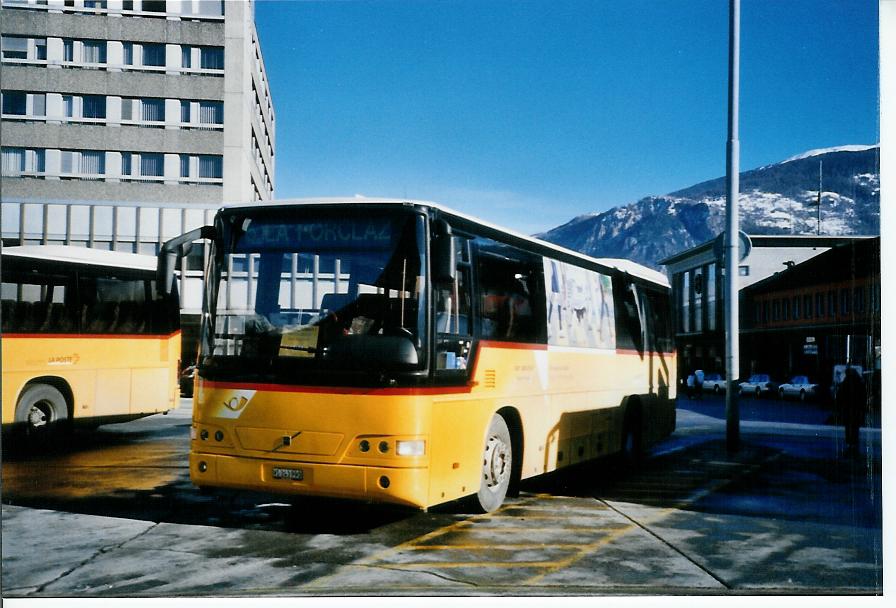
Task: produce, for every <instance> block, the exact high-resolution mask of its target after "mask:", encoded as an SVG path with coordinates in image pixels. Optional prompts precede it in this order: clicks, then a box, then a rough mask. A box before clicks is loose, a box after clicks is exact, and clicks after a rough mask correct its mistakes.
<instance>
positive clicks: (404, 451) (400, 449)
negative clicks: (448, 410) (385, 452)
mask: <svg viewBox="0 0 896 608" xmlns="http://www.w3.org/2000/svg"><path fill="white" fill-rule="evenodd" d="M425 451H426V442H425V441H423V440H422V439H414V440H412V441H402V440H398V441H396V442H395V453H396V454H398V455H399V456H423V454H424V452H425Z"/></svg>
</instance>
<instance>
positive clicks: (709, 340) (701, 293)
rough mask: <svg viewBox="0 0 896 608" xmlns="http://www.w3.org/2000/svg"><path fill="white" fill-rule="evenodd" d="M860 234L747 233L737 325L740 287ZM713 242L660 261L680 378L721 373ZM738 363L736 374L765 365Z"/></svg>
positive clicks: (719, 273)
mask: <svg viewBox="0 0 896 608" xmlns="http://www.w3.org/2000/svg"><path fill="white" fill-rule="evenodd" d="M862 238H865V237H830V236H793V235H751V236H750V241H751V243H752V249H751V250H750V252H749V255H748V256H747V257H746V258H745V259H743V260H742V261H741V262H740V263H739V265H738V274H739V276H738V280H739V288H740V290H741V291H740V294H741V297H740V301H739V303H740V320H741V327H743V324H744V319H745V308H744V303H743V293H744V292H743V290H744V289H745V288H748V287H749V286H750V285H752V284H754V283H757V282H759V281H762V280H764V279H766V278H768V277H770V276H772V275H774V274H775V273H777V272H780V271H782V270H785V269H787V268H789V267H793V266H796V265H798V264H800V263H802V262H805V261H806V260H808V259H811V258H813V257H815V256H818V255H820V254H822V253H824V252H826V251H828V250H830V249H831V248H832V247H835V246H837V245H842V244H844V243H848V242H852V241H855V240H856V239H862ZM714 243H715V241H714V240H712V241H707V242H705V243H702V244H700V245H697V246H696V247H693V248H691V249H688V250H685V251H682V252H681V253H678V254H675V255H673V256H670V257H668V258H666V259H664V260H661V261H660V262H659V263H660V264H662V265H664V266H666V270H667V272H668V274H669V279H670V283H671V285H672V297H673V307H672V310H673V315H674V317H675V342H676V348H677V351H678V365H679V370H678V371H679V378H686V377H687V374H688V373H690V372H693V371H694V370H695V369H703V370H704V371H707V372H719V373H721V374H723V375H724V374H725V302H724V293H725V283H724V281H725V277H724V269H725V266H724V264H723V263H722V262H721V260H719V259H718V258H717V257H716V253H715V251H714ZM742 350H743V349H742ZM740 365H741V369H740V374H739V375H740V377H746V376H747V375H749V374H750V373H752V372H756V371H765V370H764V369H754V367H756V366H757V365H759V363H757V362H754V361H751V360H750V359H745V358H744V357H743V356H741V357H740ZM760 367H761V366H760Z"/></svg>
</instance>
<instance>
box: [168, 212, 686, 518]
mask: <svg viewBox="0 0 896 608" xmlns="http://www.w3.org/2000/svg"><path fill="white" fill-rule="evenodd" d="M205 230H206V233H205V234H206V235H207V236H210V237H211V238H212V243H211V255H210V257H209V265H208V267H207V270H206V289H205V302H204V307H203V324H202V328H201V338H200V340H201V346H200V354H199V362H198V371H197V375H196V381H195V390H194V411H193V425H192V437H191V451H190V476H191V479H192V481H193V483H194V484H196V485H198V486H199V487H201V488H209V489H210V488H236V489H246V490H261V491H270V492H282V493H291V494H303V495H313V496H330V497H345V498H352V499H359V500H365V501H377V502H390V503H398V504H402V505H408V506H412V507H417V508H423V509H426V508H428V507H431V506H433V505H436V504H439V503H444V502H448V501H453V500H455V499H459V498H462V497H470V499H471V502H472V503H473V505H474V506H475V507H476V508H477V509H482V510H486V511H489V510H494V509H496V508H498V507H499V506H500V505H501V504H502V502H503V501H504V498H505V496H506V495H507V493H508V492H510V493H511V495H512V494H513V493H514V492H516V491H517V489H518V487H519V482H520V480H522V479H526V478H529V477H533V476H536V475H541V474H544V473H547V472H549V471H554V470H556V469H559V468H561V467H565V466H568V465H572V464H576V463H579V462H583V461H586V460H590V459H595V458H598V457H601V456H606V455H610V454H614V453H619V452H621V451H624V450H628V451H631V452H635V453H637V452H640V451H642V450H644V449H645V448H646V447H647V446H648V445H649V444H651V443H653V442H655V441H657V440H659V439H660V438H663V437H665V436H667V435H668V434H670V433H671V432H672V431H673V430H674V427H675V408H674V398H675V386H676V379H675V377H674V376H675V369H676V367H675V354H674V352H673V341H672V331H671V320H670V291H669V285H668V282H667V280H666V278H665V276H664V275H662V274H660V273H658V272H656V271H654V270H651V269H648V268H645V267H643V266H640V265H638V264H634V263H632V262H629V261H625V260H614V259H601V260H598V259H592V258H588V257H586V256H583V255H580V254H578V253H575V252H573V251H569V250H566V249H563V248H560V247H557V246H555V245H552V244H549V243H546V242H542V241H539V240H536V239H533V238H530V237H527V236H523V235H521V234H516V233H514V232H511V231H509V230H505V229H501V228H498V227H496V226H493V225H490V224H488V223H485V222H482V221H479V220H476V219H473V218H471V217H467V216H465V215H462V214H459V213H456V212H453V211H451V210H449V209H447V208H444V207H441V206H439V205H436V204H432V203H424V202H407V201H390V200H372V199H360V200H359V199H349V200H344V201H334V200H320V201H292V202H283V203H277V202H275V203H256V204H252V205H251V206H231V207H224V208H222V209H221V210H220V211H219V212H218V214H217V216H216V219H215V224H214V226H213V227H206V229H205ZM191 238H192V237H191ZM169 266H171V265H170V264H169ZM169 274H170V273H169Z"/></svg>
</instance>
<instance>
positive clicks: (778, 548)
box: [2, 402, 883, 597]
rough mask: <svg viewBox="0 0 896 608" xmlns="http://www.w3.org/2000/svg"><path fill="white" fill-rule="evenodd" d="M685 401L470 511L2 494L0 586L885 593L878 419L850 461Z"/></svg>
mask: <svg viewBox="0 0 896 608" xmlns="http://www.w3.org/2000/svg"><path fill="white" fill-rule="evenodd" d="M682 405H683V407H682V408H680V409H679V411H678V422H679V424H678V430H677V431H676V433H675V434H674V435H673V436H672V437H670V438H669V439H668V440H667V441H665V442H663V443H662V444H660V445H658V446H657V447H656V449H655V450H654V451H653V454H652V456H651V457H650V458H649V459H648V460H647V461H646V462H645V463H644V466H643V467H642V468H641V469H640V470H639V471H637V472H634V473H632V472H630V471H624V470H621V469H620V468H618V466H617V465H614V464H612V463H611V462H608V461H602V462H600V463H597V464H595V465H590V466H585V467H579V468H576V469H572V470H569V471H566V472H562V473H558V474H554V475H549V476H546V477H543V478H540V479H537V480H533V481H529V482H526V483H525V484H524V487H523V493H522V495H521V496H520V498H518V499H514V500H511V501H509V502H508V503H507V504H506V505H505V506H504V507H503V508H502V509H500V510H499V511H497V512H496V513H492V514H485V515H480V516H472V517H471V516H466V515H460V514H456V513H451V512H439V511H438V510H436V511H435V512H431V513H418V514H412V513H410V514H407V515H406V516H403V517H401V518H393V519H391V520H389V519H384V521H383V523H381V524H375V525H372V526H370V527H369V529H366V530H364V529H363V527H362V530H360V531H358V532H352V533H350V534H345V533H338V532H337V533H328V532H326V531H325V527H324V528H322V527H321V526H317V530H316V531H315V530H314V528H315V526H314V521H315V519H314V518H315V517H327V515H328V514H327V513H326V512H314V511H308V512H305V511H300V512H298V513H297V514H295V515H290V516H289V517H297V518H299V524H298V525H299V526H300V527H299V529H301V530H305V529H307V528H309V527H310V528H311V530H310V531H301V532H300V531H296V529H295V528H292V529H291V528H290V527H289V526H288V525H286V523H288V519H287V520H284V525H283V526H280V524H278V526H280V527H279V528H277V529H270V528H268V529H260V528H259V527H257V525H256V524H253V523H251V522H253V521H255V519H253V518H258V516H259V515H260V514H261V512H259V513H258V514H256V513H250V514H248V515H247V516H245V517H247V518H244V516H243V515H242V514H239V513H237V514H234V516H235V517H236V518H237V519H235V520H234V521H236V522H244V523H242V524H239V523H238V524H237V525H234V524H228V526H229V527H220V526H218V525H193V524H190V523H183V522H184V519H183V518H180V522H179V521H178V520H177V519H171V518H168V519H163V520H161V521H155V520H150V519H137V518H133V519H131V518H125V517H107V516H101V515H96V514H93V515H91V514H88V513H85V512H73V511H67V510H65V509H64V508H60V509H59V510H56V511H50V510H46V509H41V508H27V507H21V506H10V505H8V504H4V505H3V512H2V526H3V547H2V549H3V564H2V565H3V572H2V575H3V579H2V582H3V594H4V596H5V597H81V596H151V597H158V596H208V595H218V596H221V595H227V596H232V595H253V596H256V595H258V596H261V595H276V596H318V595H320V596H354V595H417V596H433V595H448V596H455V595H586V596H587V595H609V594H624V595H627V594H643V595H660V594H662V595H666V594H719V595H731V594H757V593H759V594H806V595H817V594H862V595H875V594H880V593H881V592H882V588H883V582H882V576H883V566H882V542H883V539H882V509H881V459H880V457H881V435H880V431H879V430H878V429H864V430H863V432H862V440H863V444H862V446H863V450H862V454H861V457H860V458H843V457H842V456H841V454H840V452H841V450H842V435H843V430H842V428H838V427H832V426H826V425H817V424H815V425H813V424H808V423H806V421H805V420H798V421H780V420H778V421H767V420H752V421H751V420H745V421H744V422H743V423H742V426H741V429H742V437H743V446H742V448H741V449H740V450H739V451H738V452H736V453H729V452H728V451H727V450H726V446H725V441H724V437H725V422H724V419H720V418H718V417H715V416H712V415H707V414H706V413H701V412H697V411H693V409H689V408H688V405H689V404H688V403H686V402H685V403H683V404H682ZM704 405H705V406H711V404H704ZM694 409H697V408H694ZM184 474H185V473H184ZM191 496H192V494H191ZM177 500H182V499H177ZM190 500H192V499H190ZM204 504H205V503H203V504H202V505H200V504H194V503H192V502H177V503H172V505H171V509H172V511H171V513H178V512H179V510H182V509H192V508H194V507H202V508H209V507H208V506H203V505H204ZM215 508H217V509H219V510H220V511H221V513H223V514H225V515H227V514H229V513H230V512H229V511H227V510H226V507H215ZM283 508H286V507H285V505H273V504H269V505H261V504H259V505H257V506H256V510H258V509H261V510H266V512H273V511H272V510H276V509H283ZM135 512H139V509H137V510H136V511H135ZM158 513H162V511H158ZM340 513H341V515H340ZM351 513H354V514H355V515H354V516H355V517H359V518H364V517H369V515H365V514H364V509H363V508H361V507H358V506H352V507H351V508H350V509H347V510H344V511H341V512H338V513H337V514H336V515H333V517H336V518H340V517H346V516H351V515H349V514H351ZM258 521H259V522H261V521H263V520H261V519H258ZM290 525H292V524H290Z"/></svg>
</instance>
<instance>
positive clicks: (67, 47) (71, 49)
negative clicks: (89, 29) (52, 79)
mask: <svg viewBox="0 0 896 608" xmlns="http://www.w3.org/2000/svg"><path fill="white" fill-rule="evenodd" d="M62 60H63V61H74V60H75V41H74V40H68V39H66V40H63V41H62Z"/></svg>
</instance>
